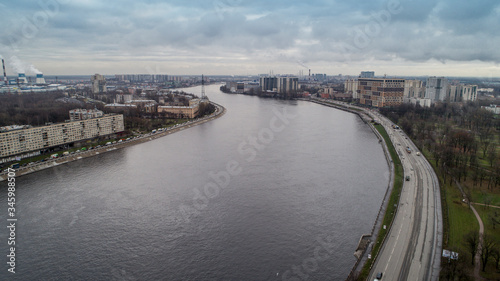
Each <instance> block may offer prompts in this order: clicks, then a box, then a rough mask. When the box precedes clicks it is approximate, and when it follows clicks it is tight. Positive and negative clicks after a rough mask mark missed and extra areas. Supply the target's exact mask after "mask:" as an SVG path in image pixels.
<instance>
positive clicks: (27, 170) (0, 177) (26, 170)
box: [0, 102, 226, 182]
mask: <svg viewBox="0 0 500 281" xmlns="http://www.w3.org/2000/svg"><path fill="white" fill-rule="evenodd" d="M211 103H212V104H213V105H214V106H215V109H216V110H215V112H214V113H212V114H211V115H208V116H205V117H203V118H200V119H196V120H192V121H188V122H185V123H182V124H179V125H176V126H174V127H170V128H167V129H166V130H165V131H163V132H157V133H154V134H153V133H148V134H146V135H143V136H140V137H135V138H133V139H130V140H128V141H122V142H120V143H115V144H110V145H106V146H103V147H99V148H94V149H92V150H87V151H77V152H76V153H74V154H70V155H66V156H62V157H59V158H55V159H48V160H46V161H44V162H41V163H34V164H31V165H28V166H25V167H20V168H18V169H15V171H16V177H19V176H22V175H27V174H31V173H34V172H38V171H41V170H45V169H48V168H52V167H55V166H59V165H63V164H66V163H69V162H73V161H77V160H80V159H83V158H88V157H92V156H96V155H99V154H102V153H106V152H110V151H114V150H117V149H122V148H125V147H129V146H132V145H136V144H139V143H144V142H148V141H151V140H154V139H157V138H161V137H163V136H166V135H170V134H173V133H176V132H179V131H182V130H185V129H188V128H191V127H193V126H197V125H201V124H203V123H206V122H209V121H212V120H214V119H217V118H219V117H221V116H222V115H224V114H225V113H226V108H224V107H223V106H222V105H220V104H217V103H214V102H211ZM6 178H7V169H5V170H4V171H3V172H2V173H1V174H0V182H1V181H4V180H6Z"/></svg>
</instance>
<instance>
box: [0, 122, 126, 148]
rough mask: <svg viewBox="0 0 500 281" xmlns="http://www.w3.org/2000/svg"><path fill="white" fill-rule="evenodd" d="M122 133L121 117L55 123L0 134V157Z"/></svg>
mask: <svg viewBox="0 0 500 281" xmlns="http://www.w3.org/2000/svg"><path fill="white" fill-rule="evenodd" d="M122 131H124V125H123V115H121V114H120V115H118V114H110V115H105V116H103V117H99V118H93V119H86V120H79V121H71V122H65V123H58V124H53V125H48V126H41V127H33V128H29V129H23V130H12V131H8V132H4V133H0V157H7V156H12V155H17V154H22V153H26V152H30V151H35V150H42V149H46V148H50V147H54V146H58V145H62V144H68V143H73V142H77V141H81V140H86V139H92V138H95V137H100V136H105V135H110V134H115V133H119V132H122Z"/></svg>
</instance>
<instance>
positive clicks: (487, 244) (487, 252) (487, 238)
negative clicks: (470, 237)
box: [481, 235, 497, 272]
mask: <svg viewBox="0 0 500 281" xmlns="http://www.w3.org/2000/svg"><path fill="white" fill-rule="evenodd" d="M496 246H497V242H496V241H495V239H494V237H492V236H491V235H484V236H483V245H482V251H481V262H482V265H483V272H484V271H486V265H487V264H488V261H489V259H490V257H492V256H493V252H494V250H495V248H496Z"/></svg>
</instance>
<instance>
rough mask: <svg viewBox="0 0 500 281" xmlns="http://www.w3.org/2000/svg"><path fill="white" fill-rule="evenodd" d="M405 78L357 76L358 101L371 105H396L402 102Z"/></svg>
mask: <svg viewBox="0 0 500 281" xmlns="http://www.w3.org/2000/svg"><path fill="white" fill-rule="evenodd" d="M404 87H405V79H397V78H359V79H358V95H359V103H360V104H364V105H367V106H373V107H384V106H396V105H400V104H402V103H403V95H404Z"/></svg>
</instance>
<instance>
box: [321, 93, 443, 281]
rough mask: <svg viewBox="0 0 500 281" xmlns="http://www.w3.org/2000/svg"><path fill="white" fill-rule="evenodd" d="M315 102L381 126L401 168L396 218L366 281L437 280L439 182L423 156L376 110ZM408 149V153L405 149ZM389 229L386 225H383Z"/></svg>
mask: <svg viewBox="0 0 500 281" xmlns="http://www.w3.org/2000/svg"><path fill="white" fill-rule="evenodd" d="M316 101H318V102H322V103H325V102H326V103H330V104H336V105H340V106H342V107H344V108H347V109H356V110H358V111H359V110H360V109H361V110H363V111H364V113H365V114H366V115H368V116H369V117H370V119H374V120H375V121H377V122H378V123H380V124H381V125H383V126H384V128H385V130H386V131H387V133H388V134H389V136H390V138H391V141H392V143H393V144H394V147H395V148H396V151H397V152H398V154H399V158H400V159H401V163H402V165H403V169H404V178H406V176H409V177H410V179H409V180H408V181H406V180H405V181H404V184H403V189H402V191H401V197H400V200H399V206H398V208H397V211H396V212H397V213H396V217H395V218H394V221H393V223H392V226H391V228H390V230H389V233H388V235H387V236H386V238H385V240H384V241H383V245H382V248H381V250H380V252H379V254H378V255H377V256H376V257H374V258H375V259H376V260H375V263H374V265H373V266H372V269H371V271H370V275H369V278H368V280H375V277H376V275H377V274H378V273H379V272H382V274H383V276H382V279H381V280H384V281H386V280H398V281H399V280H401V281H403V280H411V281H414V280H426V281H427V280H432V281H437V280H438V279H439V271H440V265H441V252H442V234H443V219H442V213H441V198H440V191H439V182H438V179H437V176H436V174H435V173H434V170H433V169H432V167H431V165H430V164H429V162H428V161H427V160H426V159H425V157H424V156H423V155H420V156H419V155H417V152H418V149H417V147H416V146H415V145H414V144H413V143H412V141H411V140H410V139H409V138H408V137H407V136H406V135H405V134H404V132H403V131H402V130H400V129H398V130H396V129H393V127H392V125H393V123H392V122H391V121H390V120H389V119H387V118H386V117H384V116H382V115H380V114H379V113H378V112H377V111H374V110H370V109H366V108H361V107H357V106H352V105H349V104H346V103H344V102H339V101H332V100H323V99H316ZM407 147H409V148H410V149H411V153H408V152H407V151H406V148H407ZM387 227H389V226H387Z"/></svg>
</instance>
